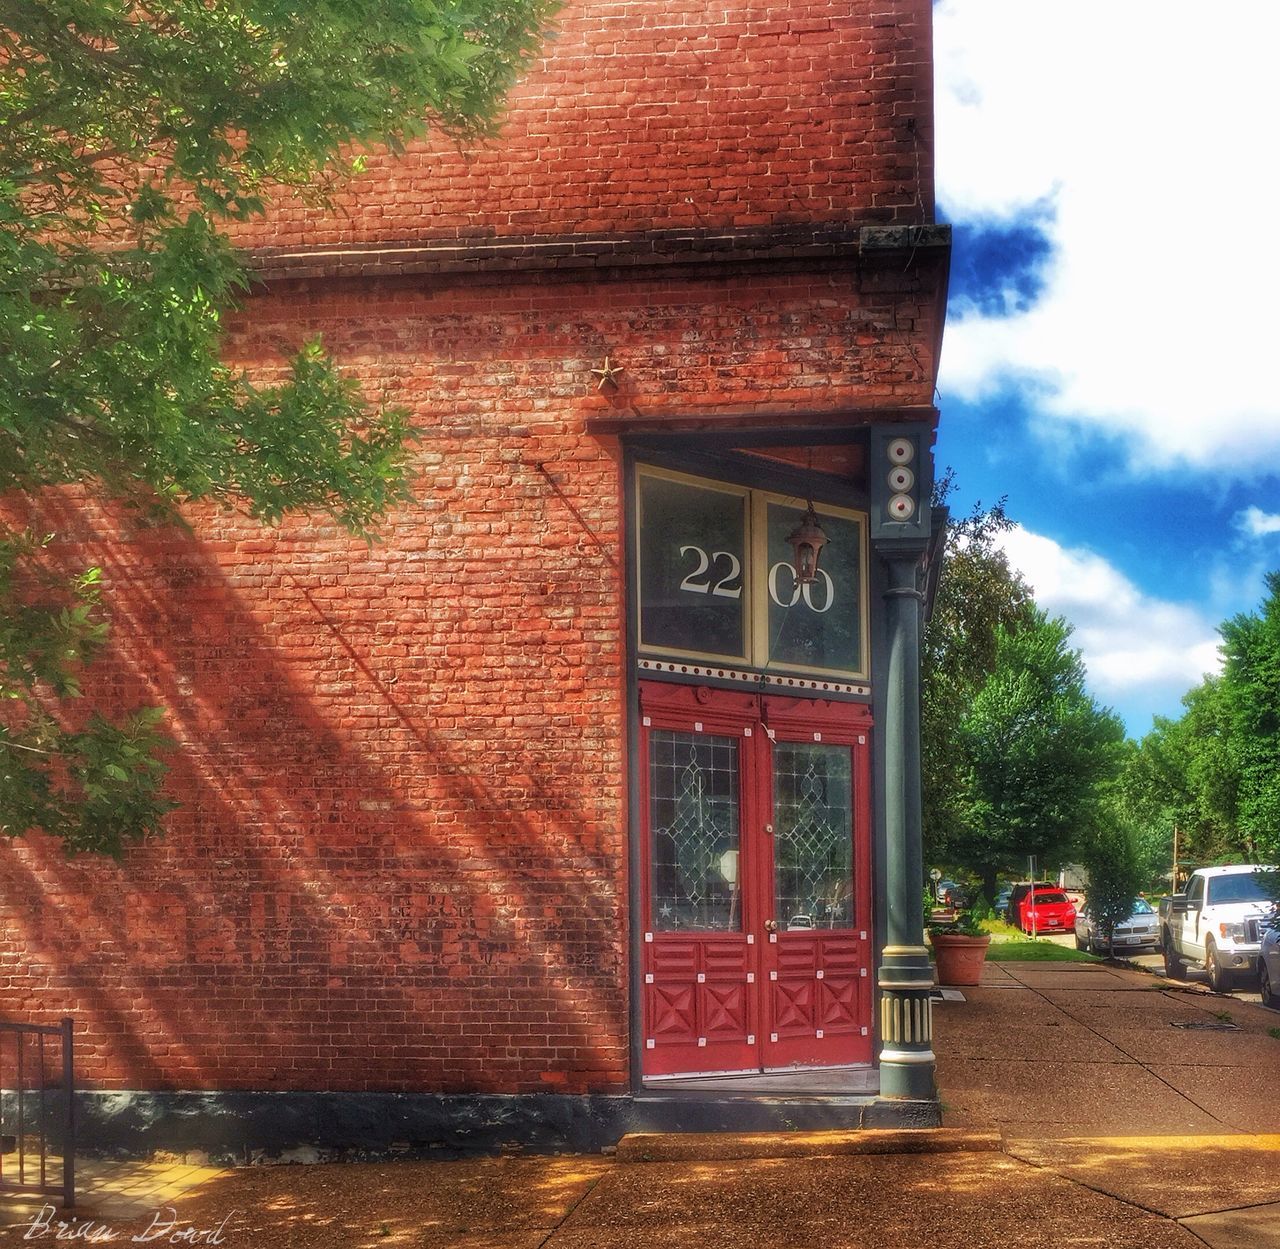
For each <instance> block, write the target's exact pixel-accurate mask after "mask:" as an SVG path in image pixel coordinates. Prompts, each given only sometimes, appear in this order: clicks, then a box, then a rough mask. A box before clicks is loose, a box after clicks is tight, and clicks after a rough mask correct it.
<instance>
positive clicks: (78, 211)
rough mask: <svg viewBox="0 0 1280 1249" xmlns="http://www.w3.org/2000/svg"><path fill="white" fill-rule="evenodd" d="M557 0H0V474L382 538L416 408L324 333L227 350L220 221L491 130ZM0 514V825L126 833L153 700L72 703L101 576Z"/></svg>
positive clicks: (142, 779) (151, 787)
mask: <svg viewBox="0 0 1280 1249" xmlns="http://www.w3.org/2000/svg"><path fill="white" fill-rule="evenodd" d="M553 8H554V5H553V3H551V0H473V2H472V3H468V4H463V3H460V2H459V0H439V2H438V3H427V2H425V0H382V2H379V3H373V2H371V0H370V2H366V0H313V2H312V3H307V4H302V5H299V4H294V3H291V2H285V0H225V2H223V0H220V2H219V3H218V4H209V3H207V2H206V0H155V3H151V4H147V5H142V4H138V3H136V2H135V0H0V40H3V50H2V51H0V396H3V398H2V399H0V404H2V405H3V406H2V407H0V491H4V492H6V493H8V492H14V491H20V492H23V493H25V494H28V495H37V496H38V495H39V493H40V492H41V491H42V490H44V489H46V488H48V487H57V486H64V485H67V484H70V483H77V484H83V485H86V486H88V487H89V488H91V489H94V490H97V491H100V492H104V493H107V494H109V495H111V496H114V497H116V498H119V499H123V500H125V501H127V502H129V503H131V504H133V505H135V506H137V507H143V508H147V509H149V510H152V511H154V512H156V513H157V514H159V515H160V516H167V517H170V518H172V517H175V516H176V515H177V509H179V508H180V507H181V506H182V505H183V504H185V503H188V502H191V501H194V500H202V499H203V500H212V501H214V502H217V503H220V504H224V505H227V506H235V507H238V508H242V509H244V510H246V511H248V512H249V513H250V514H251V515H253V516H255V517H258V518H261V519H262V520H264V521H267V522H272V521H276V520H278V519H279V518H280V517H282V516H284V515H285V514H286V513H288V512H291V511H295V510H298V509H317V510H319V511H321V512H324V513H327V514H328V515H330V516H332V517H333V518H335V519H336V520H337V521H338V522H340V523H341V524H342V525H344V526H345V527H346V528H347V529H348V530H350V531H351V532H352V533H355V534H363V535H367V534H369V533H370V532H371V530H372V529H373V527H374V526H375V525H376V523H377V521H378V520H379V518H380V517H381V516H383V515H384V514H385V512H386V510H387V509H388V508H389V507H391V506H392V505H394V504H395V503H396V502H397V501H399V500H401V499H403V498H405V497H406V493H407V485H406V481H407V469H408V463H409V443H410V441H411V439H410V429H409V426H408V424H407V420H406V416H405V414H404V413H403V412H401V411H399V410H397V409H395V408H384V409H381V410H377V409H374V408H372V407H370V406H369V405H368V404H367V403H366V402H365V400H364V399H363V398H362V396H361V395H360V394H359V392H358V390H357V389H356V387H355V386H354V384H353V383H351V382H350V381H348V380H346V379H344V378H343V377H342V376H341V375H340V374H339V372H338V371H337V369H336V368H335V367H334V365H333V363H332V362H331V361H330V360H329V359H328V358H327V357H326V356H325V354H324V353H323V351H322V350H321V348H320V346H319V344H317V343H308V344H304V345H302V346H301V348H300V350H299V351H298V353H297V355H296V356H295V357H294V358H293V360H292V361H291V365H290V374H289V377H288V379H287V380H286V381H285V382H283V383H282V384H279V385H272V386H261V385H257V384H255V383H254V382H253V381H252V380H251V379H250V378H248V377H247V376H245V375H244V374H243V373H241V372H238V371H236V370H234V369H232V368H229V367H227V366H226V365H224V364H223V363H222V361H221V358H220V351H219V348H220V339H221V329H222V320H223V316H224V314H225V313H226V312H227V311H228V310H229V309H230V308H231V307H233V306H234V303H235V300H236V298H237V295H238V294H239V293H240V292H242V291H243V290H244V289H245V287H246V278H245V274H244V271H243V270H242V268H241V267H240V265H239V263H238V262H237V260H236V257H235V255H234V252H233V250H232V247H231V245H230V243H229V241H228V237H227V231H228V229H229V227H231V226H232V225H233V223H235V222H236V221H239V220H243V219H245V218H249V217H252V216H254V215H255V214H259V213H261V212H263V211H264V206H265V201H266V197H267V196H268V195H269V194H271V193H273V192H278V191H279V190H280V189H282V188H291V189H294V190H297V191H299V192H301V193H304V194H307V195H309V196H310V197H311V198H312V199H314V200H316V201H318V202H323V200H324V198H325V195H326V193H327V191H328V189H329V187H330V186H331V185H332V184H333V180H334V179H335V178H337V177H340V176H341V175H342V174H343V173H345V172H348V171H350V170H353V169H357V168H359V166H360V162H361V159H362V157H361V156H360V154H359V151H358V149H360V148H362V147H365V146H368V145H371V144H376V143H385V144H388V145H390V146H391V147H392V148H393V149H398V148H401V147H402V146H403V144H404V143H405V142H406V141H408V140H410V139H413V138H415V137H417V136H419V135H421V134H422V133H423V132H424V130H425V128H426V126H427V125H428V124H431V125H434V126H435V127H436V128H438V129H441V130H443V131H445V132H447V133H449V134H453V135H458V136H467V135H479V134H483V133H485V132H486V131H487V130H489V129H490V128H491V127H492V126H493V125H494V124H495V118H496V115H497V110H498V108H499V105H500V102H501V100H502V96H503V94H504V92H505V91H506V89H507V88H508V87H509V86H510V85H511V84H512V83H513V82H514V80H515V78H516V76H517V75H518V74H519V72H520V71H521V70H522V69H523V68H524V67H525V66H526V65H527V64H528V62H529V60H530V58H531V57H532V55H533V52H534V50H535V46H536V42H537V38H538V35H539V33H540V31H541V29H542V27H543V26H544V24H545V23H546V21H547V20H548V18H549V15H550V13H551V12H552V10H553ZM47 550H48V539H47V538H46V537H45V536H44V535H36V534H31V533H27V532H25V531H24V530H23V529H21V528H14V527H3V528H0V618H2V620H3V624H2V626H0V628H2V637H0V647H2V650H0V693H2V694H3V695H4V697H5V700H6V707H7V711H6V714H5V716H4V717H3V724H2V725H0V824H2V825H3V827H4V829H5V831H6V832H7V833H8V834H10V835H11V836H12V835H19V834H22V833H24V832H26V831H28V830H29V829H32V828H41V829H44V830H45V831H47V832H50V833H53V834H56V835H58V836H61V837H62V838H63V839H64V842H65V844H66V847H67V849H68V850H69V851H74V850H80V849H98V850H107V851H111V852H114V853H118V852H119V851H120V848H121V846H122V845H123V844H124V843H125V842H126V841H127V840H129V839H131V838H135V837H138V836H141V835H144V834H145V833H147V832H149V831H153V830H155V829H156V828H157V827H158V824H159V820H160V817H161V816H162V814H163V812H164V810H165V809H166V807H167V805H168V804H167V803H166V802H165V800H164V799H163V798H162V797H161V796H160V785H161V780H162V775H163V768H162V766H161V764H160V761H159V760H158V758H157V751H158V749H159V748H160V746H161V745H162V742H163V738H162V736H161V734H160V730H159V724H158V721H159V718H160V717H159V713H158V712H156V711H155V710H154V709H145V710H143V711H142V712H139V713H137V714H135V715H132V716H126V717H122V718H118V719H116V720H114V721H113V720H110V719H108V718H106V717H105V716H101V715H97V716H91V717H87V718H86V717H85V716H83V715H77V714H74V711H73V709H72V708H70V707H69V705H68V700H70V699H73V698H74V697H75V696H76V695H77V693H78V688H79V686H78V679H77V673H78V671H79V670H80V668H81V667H82V666H83V665H84V664H85V663H86V662H87V661H88V660H90V659H91V658H92V656H93V653H94V651H95V650H96V649H97V648H99V647H100V646H101V644H102V642H103V639H104V637H105V620H104V618H103V616H102V613H101V610H100V608H99V606H98V603H97V577H96V574H95V573H94V572H93V571H92V570H87V571H85V572H84V573H82V574H81V575H79V576H78V577H76V578H74V579H73V580H72V581H70V582H67V581H66V580H65V578H64V579H63V580H62V582H61V583H60V584H58V583H55V581H54V580H53V579H52V578H51V577H50V575H49V574H48V571H47V569H45V568H43V567H42V563H43V561H42V556H43V555H44V553H46V552H47Z"/></svg>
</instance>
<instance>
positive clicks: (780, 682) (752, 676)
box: [639, 659, 871, 698]
mask: <svg viewBox="0 0 1280 1249" xmlns="http://www.w3.org/2000/svg"><path fill="white" fill-rule="evenodd" d="M639 667H640V671H641V672H670V673H673V674H674V675H676V676H689V677H703V678H704V679H706V680H711V681H738V682H741V683H743V684H750V685H761V684H763V685H767V686H769V687H770V688H772V689H779V690H815V691H817V692H818V693H824V694H857V695H861V696H862V697H864V698H869V697H870V696H871V687H870V686H869V685H852V684H850V683H849V682H847V681H821V680H817V679H815V678H812V677H793V676H779V675H776V674H773V673H768V672H764V673H761V672H750V671H748V670H746V669H744V668H722V667H719V666H718V665H715V664H707V663H700V664H692V663H683V664H677V663H668V662H666V661H664V660H661V659H642V660H640V661H639Z"/></svg>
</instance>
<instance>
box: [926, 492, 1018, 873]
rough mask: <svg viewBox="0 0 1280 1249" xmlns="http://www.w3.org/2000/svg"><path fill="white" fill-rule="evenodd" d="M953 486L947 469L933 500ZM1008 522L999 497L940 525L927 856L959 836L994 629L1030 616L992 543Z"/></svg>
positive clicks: (929, 699) (940, 853)
mask: <svg viewBox="0 0 1280 1249" xmlns="http://www.w3.org/2000/svg"><path fill="white" fill-rule="evenodd" d="M953 488H954V478H953V477H952V475H951V473H949V472H948V473H947V474H946V475H944V476H943V478H942V479H941V480H940V482H939V489H938V491H937V498H936V499H935V502H937V503H939V504H941V503H943V502H945V500H946V498H947V497H948V495H949V494H950V493H951V492H952V490H953ZM1012 524H1013V522H1012V521H1010V520H1009V519H1008V517H1007V516H1006V515H1005V512H1004V504H1003V502H1000V503H997V504H996V505H995V506H994V507H991V508H985V509H984V508H983V507H982V506H981V505H980V504H979V505H978V506H976V507H975V508H974V509H973V511H972V512H970V514H969V515H968V516H966V517H965V518H964V519H963V520H960V521H957V522H953V523H952V524H951V525H950V526H949V527H948V530H947V540H946V551H945V555H944V560H943V567H942V577H941V580H940V581H939V584H938V592H937V597H936V599H935V601H934V605H933V613H932V615H931V616H930V618H929V623H928V625H927V626H926V628H925V631H924V638H923V641H922V646H921V674H920V681H921V724H920V736H921V752H922V790H923V804H924V843H925V859H926V862H949V861H952V860H954V858H955V856H954V855H953V854H952V853H951V850H950V847H951V846H952V845H953V844H957V843H958V841H959V840H960V839H961V837H962V836H963V830H964V826H965V818H966V810H967V790H966V775H967V767H966V763H965V756H964V750H963V743H962V741H961V732H960V728H961V725H962V723H963V722H964V719H965V716H966V715H967V714H968V713H969V710H970V708H971V706H972V704H973V700H974V698H975V697H976V696H977V693H978V691H979V690H980V689H981V688H982V686H983V685H984V684H985V682H986V680H987V678H988V677H989V676H990V675H991V673H992V672H993V671H994V669H995V665H996V644H997V637H998V634H999V630H1000V629H1002V628H1003V629H1006V630H1017V629H1019V628H1021V627H1022V626H1024V625H1025V624H1027V623H1029V622H1030V620H1031V618H1032V611H1033V608H1034V603H1033V601H1032V598H1031V591H1030V589H1029V588H1028V587H1027V584H1026V582H1025V581H1023V579H1022V577H1021V575H1020V574H1019V573H1018V572H1017V571H1016V570H1014V569H1012V568H1010V566H1009V560H1008V557H1007V556H1006V555H1005V553H1004V551H1003V550H1001V549H1000V547H999V546H998V545H997V540H998V538H999V535H1000V534H1001V533H1004V532H1005V531H1007V530H1008V529H1010V528H1011V527H1012ZM987 896H988V897H992V896H993V894H992V893H990V892H988V894H987Z"/></svg>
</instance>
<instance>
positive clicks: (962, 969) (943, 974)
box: [929, 911, 991, 985]
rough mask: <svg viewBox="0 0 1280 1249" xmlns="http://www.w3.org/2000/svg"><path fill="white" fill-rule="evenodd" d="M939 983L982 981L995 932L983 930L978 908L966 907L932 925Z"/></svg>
mask: <svg viewBox="0 0 1280 1249" xmlns="http://www.w3.org/2000/svg"><path fill="white" fill-rule="evenodd" d="M929 940H930V942H931V943H932V945H933V952H934V955H935V956H936V958H937V965H938V983H939V984H967V985H973V984H978V983H979V982H980V981H981V979H982V964H983V963H984V962H986V958H987V946H989V945H990V944H991V934H990V933H987V932H983V931H982V925H981V924H980V923H979V922H978V916H977V914H976V912H975V911H962V912H961V913H960V914H959V915H957V916H956V917H955V919H953V920H949V921H948V922H946V923H942V924H938V923H933V924H930V925H929Z"/></svg>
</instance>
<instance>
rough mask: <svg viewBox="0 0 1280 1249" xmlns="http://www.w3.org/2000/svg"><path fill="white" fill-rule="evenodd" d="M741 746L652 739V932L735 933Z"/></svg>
mask: <svg viewBox="0 0 1280 1249" xmlns="http://www.w3.org/2000/svg"><path fill="white" fill-rule="evenodd" d="M738 804H739V794H738V743H737V740H736V739H734V738H732V737H713V736H711V735H709V734H706V733H677V732H673V731H671V730H668V729H655V730H654V731H653V732H652V733H651V734H650V735H649V827H650V828H651V829H652V830H653V833H652V836H653V860H652V861H653V882H652V884H653V890H652V892H653V903H652V910H653V915H652V923H653V926H654V928H655V929H657V930H659V931H663V932H669V931H672V930H674V929H699V930H702V931H719V932H725V931H734V932H736V931H738V930H739V929H740V928H741V926H742V907H741V904H740V902H739V893H738V888H739V886H738V880H739V876H738V871H737V867H738V862H737V860H738Z"/></svg>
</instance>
